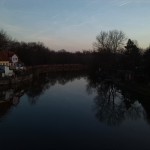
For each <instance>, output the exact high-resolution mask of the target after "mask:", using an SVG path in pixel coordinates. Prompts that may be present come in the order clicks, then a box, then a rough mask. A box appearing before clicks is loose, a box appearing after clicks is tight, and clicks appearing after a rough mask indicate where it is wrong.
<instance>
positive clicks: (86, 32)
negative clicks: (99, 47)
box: [0, 0, 150, 51]
mask: <svg viewBox="0 0 150 150" xmlns="http://www.w3.org/2000/svg"><path fill="white" fill-rule="evenodd" d="M0 28H1V29H4V30H5V31H7V33H8V34H9V35H11V36H12V37H13V38H15V39H17V40H19V41H26V42H30V41H41V42H43V43H44V44H45V45H46V46H48V47H49V48H51V49H54V50H59V49H66V50H68V51H77V50H82V49H92V45H93V42H94V41H95V37H96V35H97V34H98V33H99V32H100V31H101V30H106V31H107V30H112V29H118V30H122V31H124V32H125V33H126V35H127V37H128V38H131V39H133V40H137V41H138V43H139V46H140V47H143V48H145V47H148V46H149V44H150V0H0Z"/></svg>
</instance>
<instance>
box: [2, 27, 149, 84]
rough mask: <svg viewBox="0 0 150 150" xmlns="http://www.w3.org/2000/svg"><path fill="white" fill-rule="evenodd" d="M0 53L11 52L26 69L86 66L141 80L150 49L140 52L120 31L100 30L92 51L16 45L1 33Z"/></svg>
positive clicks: (34, 43) (41, 45) (96, 70)
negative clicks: (50, 66)
mask: <svg viewBox="0 0 150 150" xmlns="http://www.w3.org/2000/svg"><path fill="white" fill-rule="evenodd" d="M0 51H12V52H14V53H15V54H17V56H18V57H19V59H20V60H21V62H23V63H24V65H25V66H27V67H31V66H32V67H35V66H39V65H40V66H42V65H60V64H61V65H70V64H80V65H86V66H88V68H89V69H90V70H91V71H92V72H94V73H100V72H101V74H102V73H108V74H111V76H112V77H113V76H117V77H118V78H120V79H121V78H126V79H128V80H132V79H134V80H135V79H136V80H138V81H142V82H143V81H144V80H147V79H149V75H150V47H148V48H146V49H142V48H140V47H139V46H138V44H137V42H136V41H134V40H132V39H127V38H126V35H125V33H124V32H122V31H119V30H111V31H101V32H100V33H99V34H98V35H97V36H96V42H95V43H94V44H93V50H83V51H76V52H68V51H66V50H64V49H62V50H59V51H54V50H51V49H50V48H48V47H46V46H44V44H43V43H41V42H29V43H27V42H19V41H17V40H13V39H12V38H10V36H8V34H7V33H6V32H5V31H3V30H1V31H0Z"/></svg>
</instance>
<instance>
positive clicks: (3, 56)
mask: <svg viewBox="0 0 150 150" xmlns="http://www.w3.org/2000/svg"><path fill="white" fill-rule="evenodd" d="M14 54H15V53H13V52H11V51H0V61H10V57H12V56H13V55H14Z"/></svg>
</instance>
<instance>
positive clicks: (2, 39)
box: [0, 30, 10, 50]
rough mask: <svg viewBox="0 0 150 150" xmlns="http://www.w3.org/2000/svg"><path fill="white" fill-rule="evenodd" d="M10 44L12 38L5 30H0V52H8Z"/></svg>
mask: <svg viewBox="0 0 150 150" xmlns="http://www.w3.org/2000/svg"><path fill="white" fill-rule="evenodd" d="M9 43H10V37H9V36H8V35H7V33H6V32H5V31H4V30H0V50H6V49H7V48H8V46H9Z"/></svg>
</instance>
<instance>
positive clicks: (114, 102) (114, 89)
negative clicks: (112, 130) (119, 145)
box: [0, 72, 150, 126]
mask: <svg viewBox="0 0 150 150" xmlns="http://www.w3.org/2000/svg"><path fill="white" fill-rule="evenodd" d="M85 76H86V82H87V93H88V94H91V93H93V92H94V93H96V96H95V98H94V100H93V101H94V113H95V116H96V118H97V119H98V120H99V121H100V122H103V123H106V124H107V125H110V126H118V125H120V124H121V123H123V122H124V121H126V120H137V119H143V118H144V119H146V120H147V121H148V122H150V121H149V120H150V109H149V106H150V102H149V100H148V98H147V97H146V98H145V97H142V96H140V95H138V94H137V93H133V92H129V91H127V90H126V89H123V88H121V87H118V86H117V85H116V84H114V83H113V82H112V80H111V79H104V78H100V77H99V76H94V75H87V74H85V73H74V72H72V73H59V74H57V73H51V74H43V75H41V76H35V77H34V78H33V80H32V81H31V82H29V83H26V84H21V85H16V86H12V87H7V88H2V89H1V90H0V118H3V117H4V116H6V115H7V114H9V112H10V110H11V109H12V108H13V107H14V106H17V105H18V104H19V102H20V98H21V97H22V96H23V95H24V94H26V95H27V97H28V101H29V103H30V104H31V105H36V104H37V102H38V100H39V98H40V97H41V95H43V94H44V92H45V91H46V90H48V89H50V88H51V87H53V86H54V85H56V84H61V85H65V84H66V83H68V82H69V81H70V82H72V81H73V80H75V79H80V78H83V77H85ZM91 109H92V108H91Z"/></svg>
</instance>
